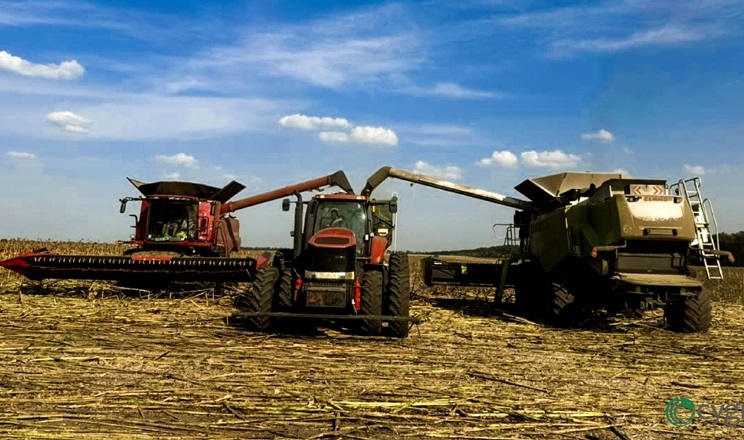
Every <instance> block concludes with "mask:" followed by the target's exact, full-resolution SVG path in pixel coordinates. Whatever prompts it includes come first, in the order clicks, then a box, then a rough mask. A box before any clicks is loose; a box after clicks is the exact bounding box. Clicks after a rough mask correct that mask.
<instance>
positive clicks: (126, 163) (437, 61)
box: [0, 0, 744, 250]
mask: <svg viewBox="0 0 744 440" xmlns="http://www.w3.org/2000/svg"><path fill="white" fill-rule="evenodd" d="M124 5H125V4H124V3H118V2H114V1H101V2H81V1H66V0H50V1H40V2H31V1H28V2H26V1H4V0H0V185H2V186H3V188H4V191H3V192H2V194H1V195H0V203H2V205H3V206H4V210H3V212H5V213H6V215H5V217H4V219H3V221H2V222H0V237H20V236H22V237H31V238H53V239H72V240H79V239H89V240H106V241H112V240H116V239H124V238H126V237H127V236H128V235H129V233H130V231H131V229H129V226H130V225H131V219H130V218H128V217H127V216H126V215H121V214H119V213H118V199H119V198H120V197H123V196H127V195H132V196H133V195H136V190H134V188H133V187H131V186H130V184H129V183H128V182H127V181H126V179H125V177H126V176H130V177H134V178H137V179H140V180H144V181H155V180H163V179H180V180H189V181H198V182H204V183H209V184H213V185H216V186H222V185H224V184H226V183H228V182H229V181H230V180H231V179H236V180H238V181H240V182H241V183H243V184H245V185H246V186H247V188H246V189H245V190H243V192H242V193H241V194H240V195H239V196H238V197H240V196H248V195H251V194H253V193H256V192H258V191H262V190H269V189H272V188H275V187H278V186H283V185H286V184H290V183H293V182H297V181H301V180H305V179H309V178H313V177H316V176H321V175H324V174H328V173H331V172H333V171H336V170H338V169H343V170H345V171H346V173H347V174H348V175H349V177H350V178H351V180H352V183H353V184H354V186H355V188H356V189H357V190H358V189H361V187H362V186H363V183H364V181H365V179H366V177H367V176H368V175H369V174H371V173H372V172H374V171H375V170H376V169H377V168H378V167H380V166H384V165H392V166H396V167H399V168H402V169H405V170H410V171H419V172H423V173H426V174H430V175H434V176H440V177H443V178H446V179H450V180H455V181H458V182H461V183H464V184H468V185H472V186H477V187H481V188H484V189H488V190H491V191H496V192H500V193H503V194H507V195H517V194H516V192H515V191H514V190H513V187H514V186H515V185H516V184H518V183H519V182H520V181H521V180H523V179H525V178H528V177H536V176H541V175H547V174H553V173H557V172H561V171H588V170H591V171H616V170H622V172H626V173H628V174H630V175H634V176H643V177H660V178H666V179H670V180H673V181H677V180H678V179H680V178H683V177H692V176H696V175H697V176H701V177H702V179H703V193H704V195H706V196H707V197H709V198H711V199H712V200H713V202H714V207H715V208H716V214H717V217H718V222H719V226H720V228H721V229H722V230H724V231H728V232H736V231H739V230H744V209H743V208H742V201H743V200H744V196H742V195H741V191H740V187H741V183H742V178H741V175H742V174H741V173H742V171H744V153H742V151H744V150H742V139H743V138H744V124H742V114H744V111H743V110H744V57H742V56H741V53H744V39H743V38H742V37H743V36H744V35H742V34H744V1H741V0H739V1H734V0H697V1H686V0H677V1H664V0H658V1H640V0H624V1H623V0H615V1H585V2H569V1H561V2H538V1H530V0H523V1H506V0H503V1H502V0H460V1H457V2H451V1H444V0H430V1H419V2H413V1H411V2H371V1H365V2H351V1H345V2H331V1H313V2H307V1H299V0H296V1H278V0H277V1H269V0H255V1H247V0H246V1H224V2H210V3H206V2H196V1H181V2H165V1H130V2H127V3H126V6H124ZM393 191H395V192H397V194H398V196H399V198H400V212H399V224H400V228H399V231H398V239H399V242H398V247H399V248H403V249H416V250H435V249H443V248H449V249H452V248H465V247H474V246H482V245H491V244H494V243H497V242H499V238H500V237H501V236H502V235H503V233H502V231H500V230H497V233H496V234H494V231H493V229H492V225H493V224H494V223H506V222H509V221H510V220H511V216H512V214H513V211H512V210H511V209H509V208H506V207H501V206H497V205H491V204H488V203H485V202H481V201H478V200H471V199H467V198H463V197H458V196H455V195H451V194H448V193H444V192H440V191H436V190H433V189H430V188H425V187H419V186H414V187H411V186H410V185H408V184H407V183H404V182H400V181H393V180H391V181H388V182H386V183H385V184H383V185H382V186H381V187H380V188H379V189H378V191H377V193H376V195H377V196H378V197H386V196H389V195H390V193H391V192H393ZM280 206H281V203H280V202H279V201H277V202H272V203H269V204H266V205H263V206H260V207H255V208H251V209H247V210H244V211H241V212H239V213H238V217H239V218H240V220H241V224H242V226H241V235H242V236H243V237H244V241H245V242H246V243H250V244H251V245H255V246H268V245H284V244H287V245H288V244H290V242H291V238H290V236H289V234H288V231H289V229H290V228H291V223H292V218H291V214H288V213H284V212H282V211H281V209H280ZM130 210H131V211H132V212H128V214H129V213H134V210H133V209H130Z"/></svg>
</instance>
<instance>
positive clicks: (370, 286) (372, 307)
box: [360, 269, 382, 336]
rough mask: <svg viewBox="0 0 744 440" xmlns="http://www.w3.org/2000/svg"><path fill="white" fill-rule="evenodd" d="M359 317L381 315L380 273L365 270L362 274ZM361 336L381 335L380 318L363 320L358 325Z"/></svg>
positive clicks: (378, 271) (373, 270)
mask: <svg viewBox="0 0 744 440" xmlns="http://www.w3.org/2000/svg"><path fill="white" fill-rule="evenodd" d="M360 314H361V315H369V316H380V315H382V271H380V270H375V269H367V270H365V271H364V273H363V274H362V309H361V312H360ZM360 330H361V332H362V334H365V335H371V336H376V335H379V334H380V333H382V320H381V319H380V318H363V319H362V320H361V323H360Z"/></svg>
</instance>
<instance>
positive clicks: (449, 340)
mask: <svg viewBox="0 0 744 440" xmlns="http://www.w3.org/2000/svg"><path fill="white" fill-rule="evenodd" d="M416 267H417V265H416V264H413V267H412V268H416ZM13 282H14V283H15V281H13ZM414 283H415V286H414V291H415V293H416V298H417V299H416V300H415V301H414V304H413V307H412V313H414V314H416V315H419V316H421V317H423V318H424V322H423V323H422V324H421V325H419V326H417V327H414V328H413V329H412V331H411V334H410V336H409V337H408V338H406V339H404V340H397V339H387V338H360V337H355V336H353V335H350V334H346V333H344V332H340V331H337V330H326V329H321V331H320V332H319V333H317V334H306V335H261V334H256V333H251V332H248V331H246V330H244V329H242V328H241V327H240V326H239V325H238V323H237V322H236V321H235V320H234V319H232V318H231V316H230V315H231V314H232V312H233V309H232V306H231V303H230V299H229V298H227V297H223V298H213V297H212V296H210V295H208V294H205V293H198V292H196V293H193V294H191V295H189V294H187V295H181V296H179V297H173V298H167V297H156V298H149V299H147V298H142V297H131V296H125V295H122V294H121V293H118V292H116V291H114V290H110V289H107V288H105V287H100V286H101V285H100V283H99V284H91V283H87V284H84V283H78V284H79V285H82V286H87V287H79V288H77V290H72V291H71V292H64V293H63V292H62V291H61V290H51V291H50V292H49V294H24V293H20V292H19V290H18V288H17V285H15V284H14V285H13V286H11V285H10V282H6V284H5V290H6V293H5V294H3V295H0V314H1V315H2V317H3V327H2V332H3V338H2V340H0V359H1V360H2V361H1V362H0V369H1V370H0V373H2V374H0V432H2V434H1V436H2V437H4V438H15V437H21V438H27V437H33V438H194V437H210V438H238V437H239V438H463V439H476V438H483V439H487V438H488V439H495V438H582V439H586V438H598V439H617V438H620V439H622V438H632V439H643V438H670V439H671V438H682V437H684V436H686V435H693V434H694V435H695V436H696V437H699V438H734V437H736V436H737V435H739V434H740V432H742V431H741V429H744V428H739V429H737V428H724V427H722V426H718V427H716V426H713V425H711V424H710V423H706V422H702V421H695V422H694V423H693V425H692V426H689V427H686V428H674V427H672V426H670V425H668V424H667V423H666V422H665V419H664V414H663V410H664V405H665V404H666V402H667V401H668V400H669V399H670V398H672V397H674V396H676V395H684V396H687V397H689V398H691V399H692V400H693V401H695V402H696V403H703V402H706V403H715V404H717V405H720V404H723V403H728V402H739V401H742V400H744V398H742V390H743V389H744V385H743V384H744V371H742V360H744V355H743V352H742V348H741V344H740V343H739V339H740V337H741V334H742V330H744V329H743V327H744V320H743V319H742V307H741V306H739V305H731V304H723V303H716V304H715V308H714V324H713V328H712V330H711V331H710V332H709V333H707V334H693V335H678V334H673V333H669V332H667V331H665V330H663V329H661V318H660V315H659V314H658V313H655V314H651V315H650V316H647V317H646V318H644V319H643V320H635V321H632V320H617V321H609V322H606V323H604V324H602V325H600V327H595V328H592V329H582V330H571V331H567V330H554V329H549V328H545V327H542V326H539V325H535V324H532V323H529V322H527V321H524V320H522V319H519V318H516V317H512V316H511V315H510V314H508V313H503V312H498V311H495V310H493V309H490V308H488V307H485V306H484V304H483V302H482V301H480V300H478V299H470V300H453V299H451V297H450V298H443V297H442V295H441V294H440V293H438V292H437V291H434V290H432V289H427V288H425V287H424V286H422V285H421V283H420V277H416V276H415V277H414ZM91 285H93V286H94V288H93V289H90V288H89V287H90V286H91ZM58 289H59V286H58ZM432 304H436V305H437V307H434V306H433V305H432Z"/></svg>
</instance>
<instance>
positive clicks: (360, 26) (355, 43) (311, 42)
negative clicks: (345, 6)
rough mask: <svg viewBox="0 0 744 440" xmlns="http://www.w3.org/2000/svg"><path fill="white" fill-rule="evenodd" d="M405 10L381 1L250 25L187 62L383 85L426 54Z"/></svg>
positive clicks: (311, 80)
mask: <svg viewBox="0 0 744 440" xmlns="http://www.w3.org/2000/svg"><path fill="white" fill-rule="evenodd" d="M406 9H407V8H406V7H404V6H401V5H384V6H379V7H371V8H368V9H367V10H366V11H364V12H361V13H360V12H357V13H342V14H333V13H332V14H329V16H328V17H324V18H322V19H319V20H313V21H307V22H304V23H299V24H287V23H284V24H282V25H280V26H274V27H271V25H269V26H266V27H264V28H262V26H261V25H257V26H253V25H252V26H251V27H250V28H246V29H245V30H244V34H243V35H244V37H243V38H238V39H236V40H235V41H234V42H232V43H230V44H227V45H224V46H221V47H217V48H212V49H210V50H208V51H207V52H206V53H201V54H198V56H197V57H195V58H194V59H193V60H192V61H191V62H190V63H189V67H190V68H192V69H195V70H196V71H215V72H217V73H218V74H220V75H222V76H230V77H233V78H234V77H239V76H242V77H245V76H246V74H249V75H250V76H253V77H256V76H267V77H275V78H276V77H280V78H281V77H284V78H292V79H295V80H297V81H299V82H301V83H306V84H310V85H313V86H318V87H324V88H334V89H338V88H342V87H350V86H351V87H362V86H366V85H370V84H376V83H383V84H384V83H387V82H388V80H389V79H390V77H394V76H397V75H403V74H405V73H406V72H409V71H411V70H413V69H414V68H416V67H417V66H418V65H420V64H421V63H422V62H423V61H424V59H425V57H426V54H425V53H424V51H423V50H422V44H423V41H422V40H421V38H420V31H419V30H418V29H416V26H415V25H414V24H412V22H411V21H410V20H408V18H407V17H406V13H407V11H406Z"/></svg>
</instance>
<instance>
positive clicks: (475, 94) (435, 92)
mask: <svg viewBox="0 0 744 440" xmlns="http://www.w3.org/2000/svg"><path fill="white" fill-rule="evenodd" d="M404 90H407V91H409V92H410V93H411V94H413V95H419V96H442V97H445V98H454V99H499V98H502V97H503V94H501V93H498V92H488V91H484V90H476V89H471V88H467V87H463V86H461V85H459V84H457V83H452V82H440V83H436V84H435V85H434V87H432V88H421V87H410V88H408V89H404Z"/></svg>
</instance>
